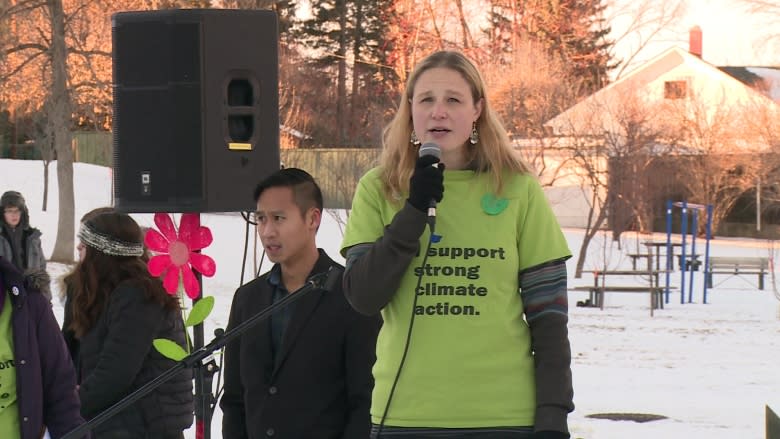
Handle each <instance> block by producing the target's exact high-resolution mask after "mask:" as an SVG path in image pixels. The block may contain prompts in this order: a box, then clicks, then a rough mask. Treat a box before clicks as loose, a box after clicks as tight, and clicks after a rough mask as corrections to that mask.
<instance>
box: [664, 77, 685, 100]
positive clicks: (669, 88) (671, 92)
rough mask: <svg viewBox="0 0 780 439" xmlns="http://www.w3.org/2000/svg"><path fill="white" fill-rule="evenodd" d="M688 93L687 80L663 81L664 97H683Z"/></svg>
mask: <svg viewBox="0 0 780 439" xmlns="http://www.w3.org/2000/svg"><path fill="white" fill-rule="evenodd" d="M687 95H688V82H687V81H666V82H664V98H666V99H683V98H685V97H686V96H687Z"/></svg>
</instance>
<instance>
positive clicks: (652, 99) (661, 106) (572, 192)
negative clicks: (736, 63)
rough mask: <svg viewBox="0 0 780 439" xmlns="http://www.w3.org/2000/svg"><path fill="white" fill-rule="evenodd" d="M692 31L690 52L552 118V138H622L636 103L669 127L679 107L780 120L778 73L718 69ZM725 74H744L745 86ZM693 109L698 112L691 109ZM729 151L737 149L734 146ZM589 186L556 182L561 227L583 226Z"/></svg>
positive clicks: (668, 55) (662, 57) (654, 64)
mask: <svg viewBox="0 0 780 439" xmlns="http://www.w3.org/2000/svg"><path fill="white" fill-rule="evenodd" d="M691 32H692V33H691V43H692V44H691V50H690V51H686V50H683V49H681V48H679V47H671V48H669V49H667V50H666V51H664V52H663V53H661V54H659V55H658V56H656V57H655V58H653V59H651V60H650V61H648V62H646V63H645V64H643V65H641V66H639V67H638V68H636V69H635V70H633V71H632V72H630V73H628V74H627V75H625V76H624V77H622V78H620V79H619V80H617V81H615V82H613V83H611V84H610V85H608V86H606V87H604V88H603V89H601V90H599V91H597V92H596V93H594V94H592V95H590V96H588V97H587V98H585V99H583V100H582V101H580V102H578V103H577V104H576V105H574V106H572V107H570V108H568V109H567V110H565V111H564V112H562V113H560V114H559V115H557V116H556V117H554V118H552V119H551V120H549V121H548V122H547V123H546V124H545V125H546V126H547V127H549V129H550V132H551V134H552V137H553V138H557V139H561V140H559V142H560V141H564V142H566V141H571V140H570V139H572V138H573V137H578V138H582V137H584V136H588V135H592V136H602V135H604V133H612V134H613V135H617V136H619V135H620V133H621V130H622V128H621V126H622V125H621V122H622V123H623V124H624V123H625V120H622V121H621V119H624V116H625V114H626V112H628V111H631V109H630V108H628V107H630V106H632V105H636V106H638V107H642V108H645V109H651V111H650V114H649V115H648V116H647V117H648V118H649V119H653V121H651V122H657V123H665V118H666V119H668V118H669V117H671V115H672V113H673V112H672V111H669V110H671V109H675V110H676V112H677V113H678V114H679V110H680V109H682V110H683V111H687V112H692V111H699V112H701V113H703V114H700V115H698V116H699V117H704V118H714V117H718V116H720V117H723V116H722V115H723V114H725V113H724V110H726V109H734V108H738V107H739V108H740V111H739V114H742V115H745V114H747V115H759V114H761V115H763V116H762V117H763V118H765V119H766V120H768V121H770V122H769V123H773V122H771V121H780V105H779V104H778V102H775V101H773V99H772V98H775V99H777V98H780V69H775V68H766V67H764V68H752V67H751V68H747V67H736V68H733V67H732V68H726V67H717V66H714V65H712V64H710V63H708V62H706V61H705V60H703V59H702V58H701V56H700V55H701V34H700V32H701V31H700V30H699V29H698V28H694V29H692V31H691ZM696 32H698V38H697V35H696ZM727 72H730V73H739V72H741V73H742V74H743V75H742V76H743V78H741V79H743V81H744V82H743V81H741V80H740V79H737V78H736V77H735V76H732V75H731V74H729V73H727ZM745 72H748V73H747V74H745ZM745 76H749V77H750V79H752V80H753V83H752V84H750V85H749V84H747V83H746V82H749V81H747V80H745ZM756 78H760V80H761V81H762V84H761V87H756V88H754V87H755V86H756V85H757V84H755V79H756ZM751 85H752V86H751ZM759 89H762V90H761V91H759ZM694 102H695V104H694ZM694 105H696V108H693V106H694ZM737 113H738V112H734V114H737ZM753 119H758V117H754V118H753ZM752 122H755V120H753V121H752ZM566 139H569V140H566ZM740 145H741V147H744V148H751V149H752V148H753V147H754V146H756V145H754V143H751V142H743V143H740ZM766 146H767V145H766V143H763V144H762V145H760V147H762V148H766ZM729 147H730V148H733V147H734V144H733V143H732V144H730V146H729ZM571 174H573V175H574V174H576V172H572V173H571ZM542 180H543V181H544V175H542ZM585 185H586V184H578V185H577V184H571V181H568V182H566V181H565V180H564V181H560V182H556V183H555V184H554V185H553V187H552V188H550V190H548V196H549V197H550V200H551V202H552V203H553V205H554V209H555V211H556V214H557V215H558V218H559V219H560V221H561V223H562V225H564V226H569V227H583V226H584V225H585V221H586V216H587V214H588V202H587V198H589V197H590V195H591V193H592V192H591V191H589V190H587V189H585V190H583V186H585ZM578 198H579V199H578Z"/></svg>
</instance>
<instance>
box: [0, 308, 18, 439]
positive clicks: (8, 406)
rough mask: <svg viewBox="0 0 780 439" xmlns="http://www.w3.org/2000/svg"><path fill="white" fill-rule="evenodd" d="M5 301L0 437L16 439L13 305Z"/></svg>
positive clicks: (0, 321) (0, 322) (0, 333)
mask: <svg viewBox="0 0 780 439" xmlns="http://www.w3.org/2000/svg"><path fill="white" fill-rule="evenodd" d="M3 296H5V300H4V303H3V311H2V312H0V437H1V438H3V439H18V438H19V437H21V436H20V435H21V433H20V430H19V405H18V404H17V403H16V367H15V366H14V333H13V328H12V327H11V313H12V311H13V309H12V308H13V304H12V303H11V299H10V298H9V297H8V296H9V294H8V293H5V294H3Z"/></svg>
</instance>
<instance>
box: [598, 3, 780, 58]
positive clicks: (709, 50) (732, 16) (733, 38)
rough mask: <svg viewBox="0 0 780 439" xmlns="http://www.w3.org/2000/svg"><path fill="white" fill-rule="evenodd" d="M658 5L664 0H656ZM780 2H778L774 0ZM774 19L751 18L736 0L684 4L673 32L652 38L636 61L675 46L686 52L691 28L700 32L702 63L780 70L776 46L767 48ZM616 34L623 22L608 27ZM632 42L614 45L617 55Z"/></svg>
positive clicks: (632, 44)
mask: <svg viewBox="0 0 780 439" xmlns="http://www.w3.org/2000/svg"><path fill="white" fill-rule="evenodd" d="M658 1H659V2H661V1H664V0H658ZM778 1H780V0H778ZM617 2H618V3H619V4H624V2H625V4H628V5H632V4H637V3H638V2H636V1H635V0H617ZM777 19H778V18H777V17H776V18H775V20H774V21H772V20H771V19H770V18H769V17H766V16H761V15H755V14H751V13H749V12H748V11H747V9H746V7H745V6H744V4H742V3H741V2H740V1H739V0H687V7H686V13H685V15H684V16H683V17H681V18H680V20H679V21H678V23H677V25H676V26H675V27H674V29H670V32H668V33H666V34H665V35H663V36H660V37H658V38H655V39H654V40H653V43H652V44H651V45H649V46H648V47H647V48H646V49H645V50H644V51H643V53H642V55H641V56H640V57H639V60H645V61H646V60H648V59H650V58H653V57H654V56H656V55H658V54H660V53H661V52H663V51H665V50H666V49H668V48H669V46H670V45H676V46H679V47H682V48H685V49H687V48H688V31H689V29H690V28H692V27H693V26H697V25H698V26H699V27H701V29H702V41H703V59H704V60H705V61H708V62H710V63H712V64H714V65H717V66H729V65H731V66H780V45H778V43H775V44H774V45H770V44H767V43H766V41H765V39H766V37H767V36H769V35H770V34H771V33H774V34H780V30H779V29H778V28H777V26H776V25H771V24H772V23H776V22H777ZM612 25H613V31H615V32H619V31H620V30H621V26H625V24H624V21H622V20H621V21H616V22H613V23H612ZM634 45H635V42H634V41H630V40H628V41H624V42H622V43H620V44H619V45H618V47H617V48H616V52H617V53H618V54H621V53H622V54H624V55H623V56H624V57H625V56H626V55H625V54H626V53H630V51H631V50H632V47H633V46H634Z"/></svg>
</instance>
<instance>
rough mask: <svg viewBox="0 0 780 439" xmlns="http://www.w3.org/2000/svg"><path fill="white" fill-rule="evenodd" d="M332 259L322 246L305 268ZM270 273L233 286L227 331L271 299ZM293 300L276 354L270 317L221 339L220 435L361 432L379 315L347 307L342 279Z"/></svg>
mask: <svg viewBox="0 0 780 439" xmlns="http://www.w3.org/2000/svg"><path fill="white" fill-rule="evenodd" d="M331 266H336V267H340V266H339V265H338V264H336V263H335V262H333V261H332V260H331V259H330V258H329V257H328V256H327V255H326V254H325V252H323V251H322V250H320V258H319V259H318V260H317V263H316V264H315V266H314V269H313V270H312V272H311V274H312V275H314V274H318V273H324V272H327V270H328V268H330V267H331ZM276 269H278V267H277V268H276ZM272 271H273V270H272ZM269 275H270V273H266V274H264V275H263V276H261V277H259V278H257V279H255V280H253V281H252V282H250V283H248V284H246V285H244V286H243V287H241V288H239V290H238V291H237V292H236V295H235V297H234V299H233V305H232V307H231V310H230V320H229V323H228V330H230V329H232V328H234V327H235V326H236V325H238V324H240V323H241V322H243V321H245V320H247V319H249V318H250V317H252V316H253V315H255V314H257V313H258V312H260V311H262V310H264V309H266V308H267V307H268V306H269V305H270V304H271V300H272V294H273V290H274V287H273V286H272V285H271V284H270V283H269ZM293 305H294V309H293V311H292V315H291V317H290V321H289V324H288V326H287V329H286V331H285V333H284V338H283V341H282V345H281V348H280V351H279V353H277V355H276V357H275V358H274V356H273V355H272V352H271V349H272V346H271V345H272V343H271V326H270V322H269V320H265V321H262V322H260V323H258V324H257V326H255V327H254V328H252V329H250V330H249V331H248V332H247V333H245V335H244V336H242V337H240V338H239V339H238V340H236V341H233V342H231V343H229V344H228V345H227V348H226V350H225V393H224V396H223V397H222V401H221V403H220V406H221V407H222V412H223V418H222V437H224V438H226V439H228V438H229V439H243V438H253V439H254V438H266V437H269V436H274V437H280V438H284V439H301V438H316V439H331V438H345V439H346V438H349V439H352V438H354V439H366V438H367V437H368V435H369V431H370V426H371V420H370V417H369V406H370V403H371V391H372V389H373V384H374V381H373V378H372V376H371V367H372V366H373V364H374V360H375V354H374V352H375V344H376V336H377V333H378V332H379V327H380V319H379V316H378V315H375V316H372V317H366V316H362V315H360V314H358V313H357V312H355V311H354V310H352V308H351V307H350V306H349V304H348V303H347V301H346V299H345V298H344V293H343V292H342V290H341V280H340V279H339V282H338V284H337V286H336V287H334V288H333V289H332V291H325V290H322V289H317V290H314V291H311V292H309V293H306V296H304V297H302V298H300V299H298V300H297V301H296V302H295V303H294V304H293Z"/></svg>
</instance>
